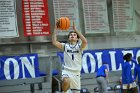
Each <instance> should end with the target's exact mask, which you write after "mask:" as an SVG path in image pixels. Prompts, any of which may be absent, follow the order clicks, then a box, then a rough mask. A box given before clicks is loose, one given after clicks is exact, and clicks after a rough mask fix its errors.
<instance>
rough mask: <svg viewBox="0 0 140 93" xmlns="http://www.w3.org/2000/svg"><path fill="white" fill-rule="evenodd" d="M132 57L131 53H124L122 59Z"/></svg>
mask: <svg viewBox="0 0 140 93" xmlns="http://www.w3.org/2000/svg"><path fill="white" fill-rule="evenodd" d="M131 57H132V54H131V53H127V54H125V55H124V56H123V59H124V60H128V59H129V58H131Z"/></svg>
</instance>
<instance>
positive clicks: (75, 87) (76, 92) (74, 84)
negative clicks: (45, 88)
mask: <svg viewBox="0 0 140 93" xmlns="http://www.w3.org/2000/svg"><path fill="white" fill-rule="evenodd" d="M70 81H71V82H70V88H71V89H72V91H73V93H80V90H81V80H80V75H74V76H73V77H71V78H70Z"/></svg>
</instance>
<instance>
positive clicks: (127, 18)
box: [112, 0, 136, 32]
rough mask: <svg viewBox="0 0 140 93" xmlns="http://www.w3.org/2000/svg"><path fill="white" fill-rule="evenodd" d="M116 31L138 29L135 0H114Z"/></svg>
mask: <svg viewBox="0 0 140 93" xmlns="http://www.w3.org/2000/svg"><path fill="white" fill-rule="evenodd" d="M112 5H113V24H114V31H115V32H134V31H136V17H135V11H134V1H133V0H112Z"/></svg>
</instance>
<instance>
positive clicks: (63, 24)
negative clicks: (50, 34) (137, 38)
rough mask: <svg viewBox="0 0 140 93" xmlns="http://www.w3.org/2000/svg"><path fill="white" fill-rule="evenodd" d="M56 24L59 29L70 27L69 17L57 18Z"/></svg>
mask: <svg viewBox="0 0 140 93" xmlns="http://www.w3.org/2000/svg"><path fill="white" fill-rule="evenodd" d="M56 25H57V28H58V29H60V30H68V29H69V27H70V19H69V18H68V17H61V18H59V20H58V22H57V23H56Z"/></svg>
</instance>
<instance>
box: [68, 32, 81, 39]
mask: <svg viewBox="0 0 140 93" xmlns="http://www.w3.org/2000/svg"><path fill="white" fill-rule="evenodd" d="M71 33H76V32H75V31H70V32H69V34H68V38H69V36H70V34H71ZM76 34H77V33H76ZM77 38H78V39H79V38H80V37H79V36H78V34H77Z"/></svg>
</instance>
